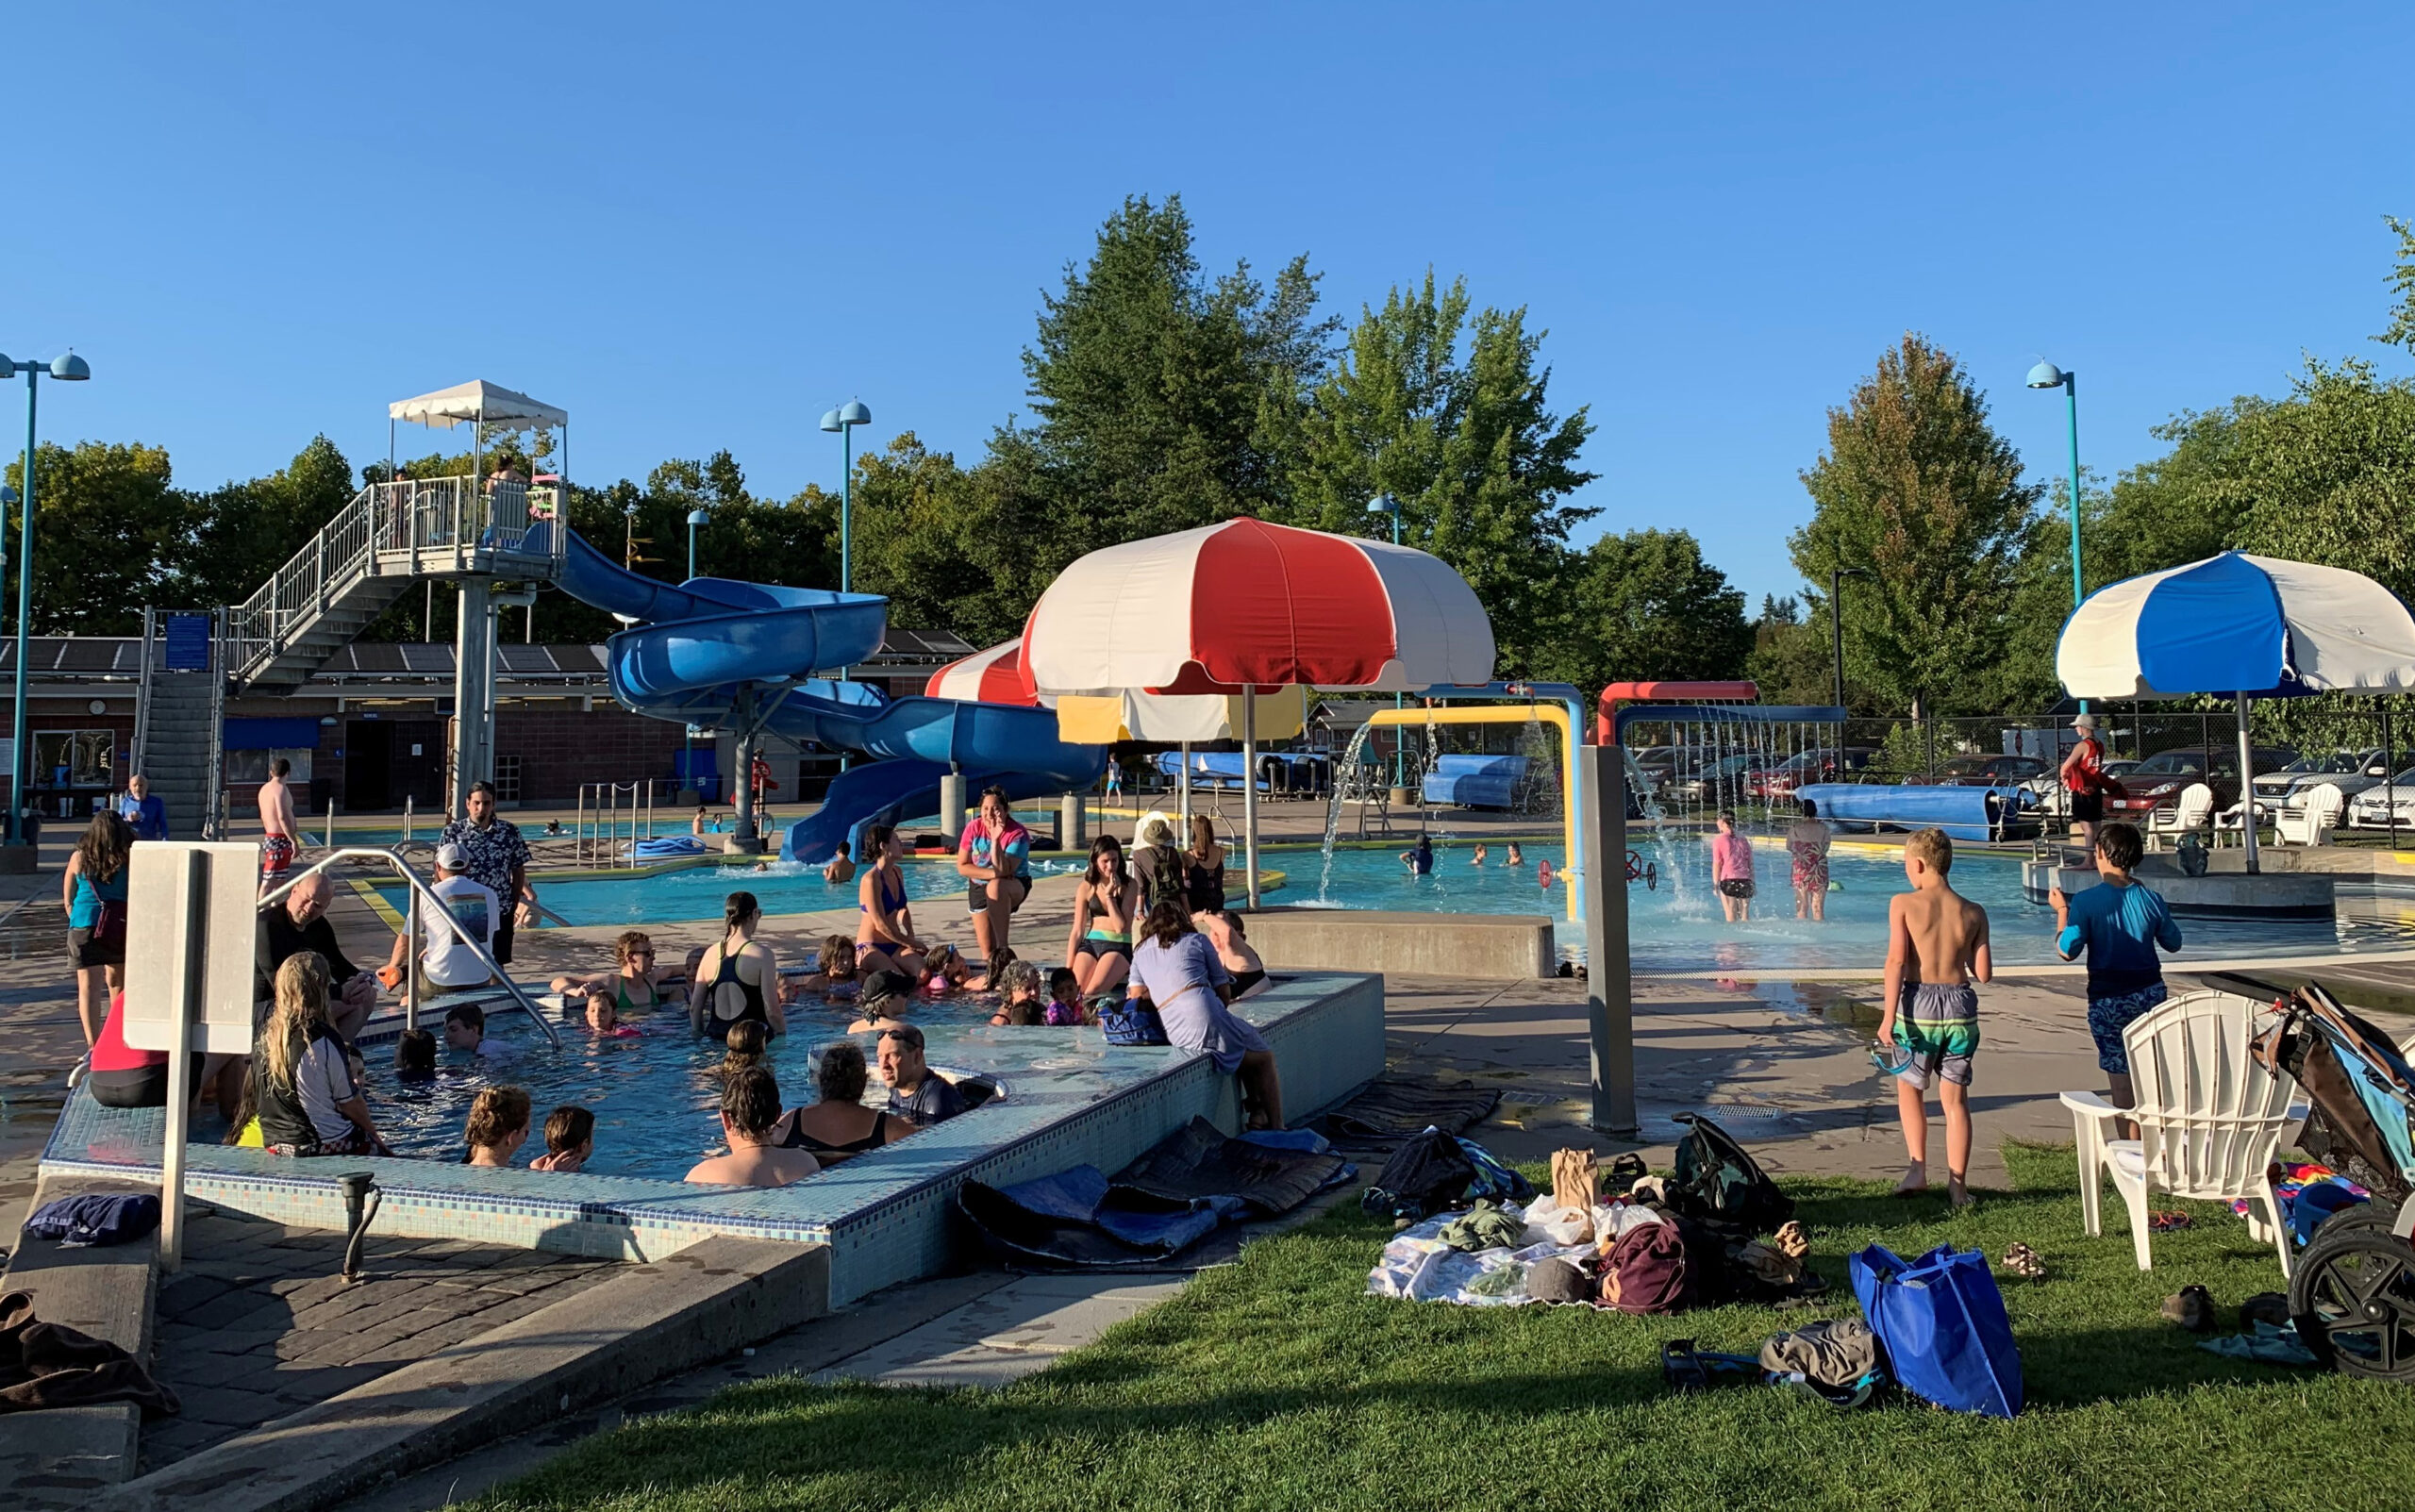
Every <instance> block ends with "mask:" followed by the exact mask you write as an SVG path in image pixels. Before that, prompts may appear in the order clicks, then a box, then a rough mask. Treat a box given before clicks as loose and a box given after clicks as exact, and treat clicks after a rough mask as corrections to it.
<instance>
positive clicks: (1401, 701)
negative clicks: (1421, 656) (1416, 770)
mask: <svg viewBox="0 0 2415 1512" xmlns="http://www.w3.org/2000/svg"><path fill="white" fill-rule="evenodd" d="M1392 544H1393V545H1395V546H1397V545H1399V544H1400V501H1399V500H1398V499H1394V500H1393V501H1392ZM1407 706H1408V694H1407V691H1406V690H1403V691H1401V692H1397V693H1394V694H1392V707H1393V708H1395V709H1400V708H1407ZM1404 755H1405V753H1404V752H1403V751H1402V750H1401V733H1400V731H1398V730H1395V731H1393V732H1392V786H1393V787H1395V788H1403V787H1407V785H1408V774H1407V772H1406V771H1405V770H1404V767H1403V762H1402V757H1403V756H1404Z"/></svg>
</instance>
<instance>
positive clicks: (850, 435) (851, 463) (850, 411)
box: [822, 399, 872, 593]
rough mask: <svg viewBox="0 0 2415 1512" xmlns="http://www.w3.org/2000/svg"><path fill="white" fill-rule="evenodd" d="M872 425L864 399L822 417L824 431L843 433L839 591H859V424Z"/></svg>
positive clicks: (842, 406) (840, 466) (840, 456)
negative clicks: (856, 514)
mask: <svg viewBox="0 0 2415 1512" xmlns="http://www.w3.org/2000/svg"><path fill="white" fill-rule="evenodd" d="M869 424H872V411H871V410H869V409H867V408H865V407H864V405H863V401H861V400H859V399H850V400H848V401H847V402H846V403H845V404H843V405H841V406H840V407H838V408H836V409H833V410H831V411H830V412H829V413H828V414H826V415H824V416H823V417H822V428H823V429H824V430H835V431H837V432H838V433H839V591H840V592H841V593H852V592H854V591H855V590H856V581H855V578H856V543H855V533H854V518H853V517H854V512H855V501H856V427H857V426H858V425H869Z"/></svg>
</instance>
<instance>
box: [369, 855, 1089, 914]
mask: <svg viewBox="0 0 2415 1512" xmlns="http://www.w3.org/2000/svg"><path fill="white" fill-rule="evenodd" d="M899 870H900V871H902V872H904V873H905V875H906V896H907V897H908V898H909V899H912V900H914V901H917V902H919V901H921V900H923V899H925V898H954V899H956V900H957V906H958V911H959V912H960V911H961V910H962V907H963V898H964V887H965V884H964V878H963V877H962V876H961V875H960V874H958V872H957V870H956V863H955V862H953V861H940V860H930V861H920V860H908V861H907V862H905V863H904V864H903V865H902V866H901V867H900V868H899ZM1031 870H1032V872H1033V874H1034V875H1037V876H1049V875H1055V874H1058V873H1063V874H1068V875H1070V874H1073V873H1075V872H1080V870H1081V868H1080V867H1079V866H1077V865H1075V864H1074V863H1073V862H1070V861H1064V862H1058V861H1034V862H1033V863H1032V864H1031ZM861 880H862V877H861V874H860V873H858V875H857V876H856V877H855V878H852V879H850V880H848V881H847V882H845V883H842V884H841V885H839V886H836V887H833V886H832V885H831V884H829V883H827V882H824V881H823V880H822V869H821V868H820V867H818V866H805V865H803V864H801V863H798V862H794V861H771V862H767V863H765V864H764V865H763V866H762V868H761V869H759V870H758V869H757V868H756V867H752V866H742V865H741V866H724V865H719V864H713V865H706V866H689V867H681V868H679V869H678V870H676V871H673V872H661V873H658V874H656V875H653V876H618V877H616V876H610V875H605V876H600V877H594V878H588V877H581V878H579V879H577V880H576V881H569V880H565V879H563V878H560V877H557V878H554V879H553V880H551V881H548V882H543V883H541V884H540V885H539V887H538V889H537V890H538V897H539V899H540V900H541V902H542V903H543V904H544V906H546V907H547V908H548V909H550V910H552V911H553V912H555V913H557V914H558V915H560V916H561V918H562V920H563V922H567V923H573V924H649V923H664V922H669V921H672V920H676V919H718V918H720V917H721V916H722V900H723V899H724V898H727V897H728V896H729V895H730V894H731V893H733V892H737V891H741V890H743V891H746V892H751V893H753V894H755V897H756V899H757V900H758V902H760V903H761V904H762V906H763V911H764V912H765V913H772V914H781V913H819V912H823V911H824V910H827V909H832V908H839V909H846V910H850V911H852V910H853V909H854V908H855V906H856V889H857V887H858V884H859V883H860V882H861ZM377 891H378V894H379V895H380V896H381V897H383V898H384V899H385V900H386V902H387V903H388V904H390V905H391V906H393V907H394V908H396V909H397V910H399V909H400V908H401V907H402V906H403V889H402V886H401V884H399V883H395V884H390V885H385V886H381V887H379V888H378V889H377Z"/></svg>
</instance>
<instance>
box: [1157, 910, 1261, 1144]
mask: <svg viewBox="0 0 2415 1512" xmlns="http://www.w3.org/2000/svg"><path fill="white" fill-rule="evenodd" d="M1232 993H1233V988H1232V973H1231V972H1227V971H1225V970H1224V962H1223V961H1221V960H1219V959H1217V957H1216V947H1215V946H1214V945H1212V944H1210V943H1209V942H1208V937H1206V936H1205V935H1202V934H1200V933H1199V932H1198V931H1197V930H1195V929H1193V928H1192V927H1191V915H1190V913H1189V912H1188V911H1186V910H1185V909H1184V908H1183V907H1182V906H1180V905H1178V904H1167V903H1161V904H1159V905H1158V906H1156V907H1155V908H1152V909H1150V910H1149V917H1148V918H1147V920H1146V921H1144V922H1142V924H1141V943H1140V945H1139V947H1138V948H1136V949H1135V950H1134V951H1133V952H1132V989H1131V992H1130V996H1132V997H1136V998H1137V997H1146V998H1147V999H1148V1000H1149V1002H1150V1003H1151V1005H1154V1006H1155V1007H1156V1008H1157V1010H1158V1018H1159V1019H1161V1020H1163V1021H1164V1022H1165V1026H1166V1038H1167V1039H1168V1040H1169V1041H1171V1042H1172V1043H1173V1044H1174V1047H1175V1048H1176V1049H1179V1050H1197V1051H1202V1052H1205V1053H1206V1055H1208V1059H1209V1060H1210V1061H1211V1062H1212V1063H1213V1064H1214V1065H1215V1068H1216V1070H1217V1071H1219V1072H1223V1073H1224V1075H1227V1076H1234V1075H1238V1076H1239V1077H1240V1078H1241V1107H1242V1111H1243V1112H1244V1114H1245V1115H1246V1121H1247V1123H1248V1126H1249V1127H1250V1128H1253V1129H1279V1128H1281V1127H1282V1126H1283V1082H1282V1078H1281V1076H1280V1075H1278V1074H1277V1072H1276V1071H1275V1067H1274V1051H1273V1050H1271V1049H1269V1048H1268V1047H1267V1043H1266V1041H1265V1040H1264V1039H1263V1038H1259V1036H1258V1033H1257V1029H1256V1028H1255V1027H1254V1026H1252V1025H1251V1024H1250V1023H1249V1022H1247V1021H1245V1020H1242V1019H1241V1018H1239V1017H1237V1016H1235V1014H1234V1013H1233V1011H1232V1009H1231V1007H1230V1006H1229V1005H1230V1003H1231V1002H1232Z"/></svg>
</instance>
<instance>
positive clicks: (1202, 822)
mask: <svg viewBox="0 0 2415 1512" xmlns="http://www.w3.org/2000/svg"><path fill="white" fill-rule="evenodd" d="M1183 860H1185V861H1186V862H1188V863H1190V874H1189V875H1188V877H1186V878H1185V881H1184V886H1185V887H1187V888H1188V889H1190V894H1191V912H1192V913H1195V914H1197V913H1214V912H1216V911H1217V910H1219V909H1221V908H1223V907H1224V842H1223V841H1221V840H1219V839H1216V826H1215V825H1214V824H1212V823H1210V822H1208V816H1207V815H1205V814H1193V815H1191V850H1190V852H1189V853H1188V854H1186V855H1185V856H1183Z"/></svg>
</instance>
